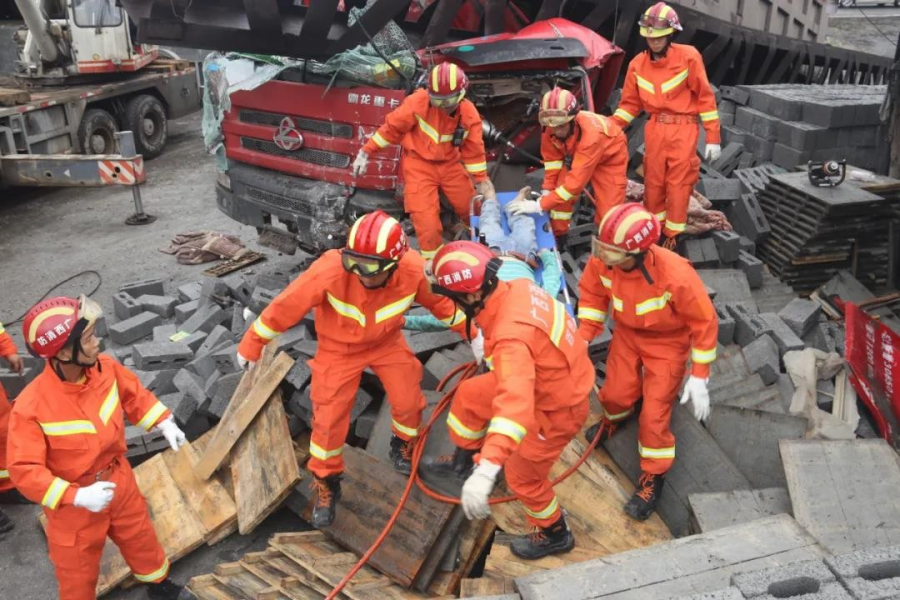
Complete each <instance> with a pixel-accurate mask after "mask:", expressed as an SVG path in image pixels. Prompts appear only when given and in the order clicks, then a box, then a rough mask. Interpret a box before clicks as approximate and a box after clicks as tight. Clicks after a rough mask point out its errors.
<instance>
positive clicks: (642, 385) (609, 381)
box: [600, 323, 690, 475]
mask: <svg viewBox="0 0 900 600" xmlns="http://www.w3.org/2000/svg"><path fill="white" fill-rule="evenodd" d="M689 353H690V338H689V334H688V332H687V330H685V331H681V332H676V333H674V334H672V335H660V334H647V333H642V332H641V331H638V330H635V329H629V328H628V327H624V326H622V325H621V324H620V323H617V324H616V332H615V334H614V335H613V338H612V343H611V344H610V348H609V357H608V358H607V361H606V382H605V383H604V385H603V387H602V388H601V389H600V403H601V404H602V405H603V410H604V411H605V412H606V413H607V414H611V415H618V414H622V413H624V412H627V411H629V410H631V409H632V407H633V406H634V404H635V402H637V400H638V398H640V397H643V399H644V401H643V405H642V407H641V414H640V418H639V425H640V428H639V433H638V442H639V444H640V449H638V448H635V451H638V452H639V454H640V456H641V470H642V471H646V472H647V473H654V474H657V475H658V474H661V473H665V472H666V471H668V470H669V469H670V468H671V467H672V461H673V460H674V456H675V451H674V448H675V436H674V435H672V431H671V429H670V428H669V424H670V421H671V420H672V408H673V406H674V405H675V403H676V401H677V396H678V390H679V388H680V387H681V381H682V379H683V377H684V371H685V362H686V361H687V358H688V354H689Z"/></svg>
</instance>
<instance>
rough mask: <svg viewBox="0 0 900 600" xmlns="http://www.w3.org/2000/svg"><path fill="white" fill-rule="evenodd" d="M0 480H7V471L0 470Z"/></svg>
mask: <svg viewBox="0 0 900 600" xmlns="http://www.w3.org/2000/svg"><path fill="white" fill-rule="evenodd" d="M0 479H9V471H6V470H4V469H0Z"/></svg>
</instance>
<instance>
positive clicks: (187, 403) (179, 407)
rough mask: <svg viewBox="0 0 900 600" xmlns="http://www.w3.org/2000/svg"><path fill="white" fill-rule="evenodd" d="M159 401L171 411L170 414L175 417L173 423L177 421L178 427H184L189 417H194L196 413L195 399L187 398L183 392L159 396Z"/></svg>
mask: <svg viewBox="0 0 900 600" xmlns="http://www.w3.org/2000/svg"><path fill="white" fill-rule="evenodd" d="M159 401H160V402H162V403H163V404H165V405H166V408H168V409H169V410H171V411H172V414H173V415H174V416H175V421H177V422H178V425H180V426H184V425H185V424H186V423H187V422H188V421H190V419H191V417H192V416H194V413H195V412H196V411H197V400H196V398H194V397H192V396H189V395H187V394H185V393H184V392H178V393H175V394H166V395H164V396H161V397H160V398H159Z"/></svg>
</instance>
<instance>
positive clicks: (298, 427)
mask: <svg viewBox="0 0 900 600" xmlns="http://www.w3.org/2000/svg"><path fill="white" fill-rule="evenodd" d="M309 430H310V428H309V427H308V426H307V425H306V422H305V421H304V420H303V419H301V418H300V417H298V416H297V415H291V416H290V417H288V431H289V432H290V434H291V438H292V439H293V438H296V437H297V436H298V435H300V434H301V433H303V432H304V431H309Z"/></svg>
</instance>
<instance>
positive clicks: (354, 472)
mask: <svg viewBox="0 0 900 600" xmlns="http://www.w3.org/2000/svg"><path fill="white" fill-rule="evenodd" d="M344 463H345V465H346V469H345V472H344V480H343V482H342V483H341V491H342V497H341V501H340V502H339V503H338V506H337V515H336V517H335V521H334V523H333V524H332V525H331V526H330V527H328V528H327V529H326V531H327V532H328V534H329V535H330V536H332V537H333V538H334V539H335V541H336V542H338V543H339V544H341V545H342V546H344V547H346V548H348V549H350V550H352V551H354V552H357V553H359V554H363V553H364V552H366V551H367V550H368V549H369V547H371V545H372V543H373V542H374V541H375V539H376V538H377V537H378V535H379V534H380V533H381V530H382V528H383V527H384V524H385V523H387V521H388V519H389V518H390V515H391V514H392V513H393V512H394V508H395V507H396V506H397V503H398V502H399V500H400V496H401V494H402V493H403V489H404V487H405V485H406V477H404V476H403V475H401V474H400V473H398V472H396V471H395V470H394V469H393V467H392V466H391V465H390V464H388V463H386V462H382V461H379V460H378V459H376V458H375V457H373V456H371V455H369V454H368V453H366V452H365V451H363V450H359V449H357V448H353V447H351V446H345V447H344ZM452 509H453V507H452V506H451V505H449V504H444V503H441V502H438V501H436V500H432V499H431V498H429V497H428V496H426V495H425V494H423V493H422V491H421V490H419V489H418V487H413V489H412V492H411V493H410V496H409V499H408V500H407V502H406V506H405V507H404V509H403V512H401V513H400V517H399V518H398V519H397V522H396V523H395V525H394V527H393V529H391V532H390V534H389V535H388V537H387V539H386V540H385V541H384V543H383V544H382V545H381V547H380V548H379V549H378V550H377V551H376V552H375V554H374V555H373V556H372V558H371V560H370V561H369V564H370V565H371V566H372V567H374V568H375V569H378V570H379V571H381V572H382V573H384V574H385V575H387V576H388V577H390V578H391V579H392V580H393V581H396V582H397V583H399V584H400V585H403V586H405V587H408V586H410V585H412V583H413V580H414V579H415V578H416V575H417V574H418V572H419V569H420V568H421V566H422V564H423V562H424V561H425V558H426V557H427V555H428V553H429V551H430V550H431V547H432V545H433V544H434V542H435V540H436V538H437V536H438V534H439V533H440V532H441V530H442V528H443V526H444V524H445V523H446V521H447V519H448V518H449V517H450V513H451V511H452ZM428 583H430V581H428V582H425V585H427V584H428Z"/></svg>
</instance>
